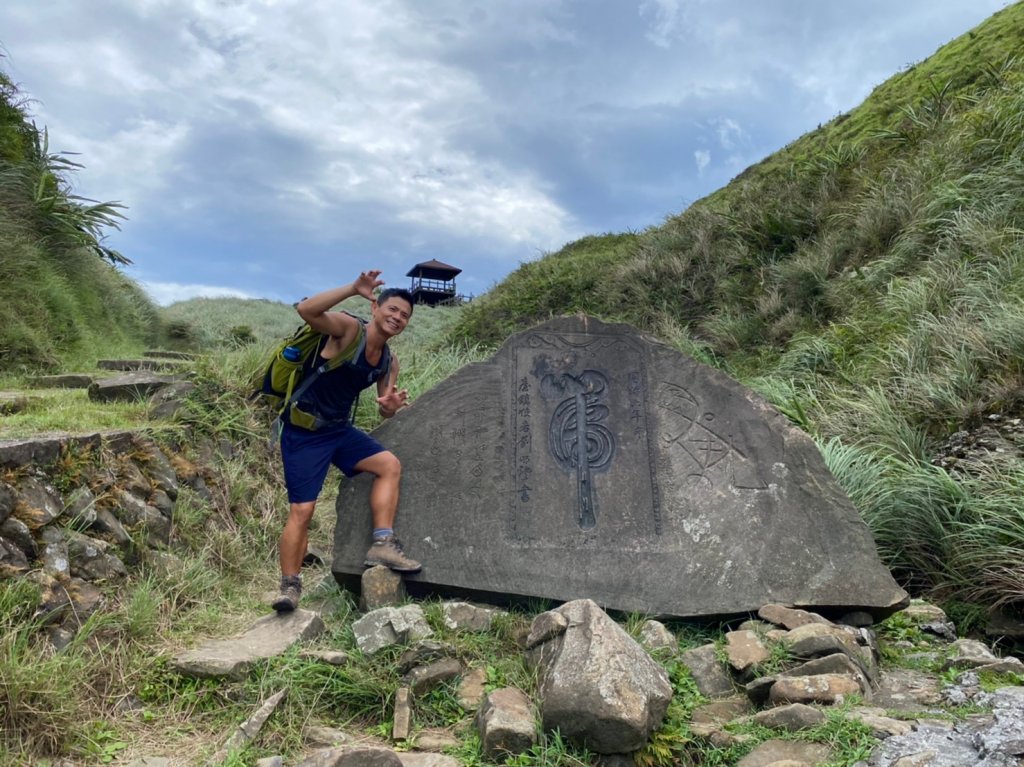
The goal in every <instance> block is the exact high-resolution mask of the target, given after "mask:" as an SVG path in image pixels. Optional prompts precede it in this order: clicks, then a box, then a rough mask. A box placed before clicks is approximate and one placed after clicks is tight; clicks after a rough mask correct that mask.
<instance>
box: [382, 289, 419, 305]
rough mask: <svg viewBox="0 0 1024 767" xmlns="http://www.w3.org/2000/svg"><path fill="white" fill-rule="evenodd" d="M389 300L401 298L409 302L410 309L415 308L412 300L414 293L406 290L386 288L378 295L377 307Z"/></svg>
mask: <svg viewBox="0 0 1024 767" xmlns="http://www.w3.org/2000/svg"><path fill="white" fill-rule="evenodd" d="M389 298H401V299H402V300H403V301H407V302H408V304H409V308H410V309H411V308H412V307H413V306H415V303H414V302H413V300H412V293H410V292H409V291H408V290H406V289H405V288H384V290H382V291H381V292H380V293H378V294H377V306H380V305H381V304H383V303H384V302H385V301H387V300H388V299H389Z"/></svg>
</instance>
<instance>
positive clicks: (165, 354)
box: [142, 349, 196, 360]
mask: <svg viewBox="0 0 1024 767" xmlns="http://www.w3.org/2000/svg"><path fill="white" fill-rule="evenodd" d="M142 354H143V356H145V357H154V358H156V359H168V360H194V359H195V358H196V355H195V354H193V353H192V352H172V351H170V350H166V349H147V350H146V351H144V352H143V353H142Z"/></svg>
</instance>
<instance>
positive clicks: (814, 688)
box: [768, 674, 863, 704]
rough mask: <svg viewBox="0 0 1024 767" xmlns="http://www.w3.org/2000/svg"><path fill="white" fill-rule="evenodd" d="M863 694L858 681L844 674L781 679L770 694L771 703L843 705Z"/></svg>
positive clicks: (776, 682)
mask: <svg viewBox="0 0 1024 767" xmlns="http://www.w3.org/2000/svg"><path fill="white" fill-rule="evenodd" d="M862 692H863V690H861V686H860V684H859V683H858V682H857V680H856V679H854V678H853V677H850V676H845V675H843V674H815V675H814V676H793V677H779V678H778V679H776V680H775V684H773V685H772V689H771V692H769V693H768V701H769V702H770V703H774V704H779V703H829V704H831V703H841V702H842V701H843V700H844V699H846V698H847V697H849V696H850V695H860V694H861V693H862Z"/></svg>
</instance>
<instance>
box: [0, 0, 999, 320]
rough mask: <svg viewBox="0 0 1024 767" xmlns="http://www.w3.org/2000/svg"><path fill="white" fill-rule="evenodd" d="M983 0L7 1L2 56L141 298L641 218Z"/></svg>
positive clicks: (302, 291)
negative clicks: (119, 207)
mask: <svg viewBox="0 0 1024 767" xmlns="http://www.w3.org/2000/svg"><path fill="white" fill-rule="evenodd" d="M1007 4H1008V3H1007V2H1005V0H898V1H897V2H893V1H892V0H826V1H823V0H475V1H471V0H3V3H2V4H0V45H2V48H3V53H4V55H5V59H4V60H3V61H2V62H0V66H2V67H3V68H4V70H5V71H6V72H7V74H8V75H9V76H11V77H12V79H14V80H15V82H17V83H18V84H19V86H20V87H21V88H22V90H23V91H24V92H25V93H26V94H27V95H29V96H31V97H32V99H34V101H33V103H32V104H31V110H32V113H33V115H34V116H35V119H36V121H37V123H39V124H43V125H46V126H47V128H48V130H49V134H50V147H51V149H54V150H61V151H67V152H76V153H78V156H77V158H76V159H77V160H78V161H80V162H81V163H83V164H84V165H85V169H84V170H82V171H80V172H79V173H78V174H77V177H76V180H75V184H76V191H77V192H78V193H79V194H81V195H84V196H86V197H89V198H92V199H96V200H117V201H120V202H122V203H124V204H125V205H126V206H128V210H127V215H128V217H129V218H128V221H126V222H125V223H124V225H123V228H122V231H120V232H113V233H112V234H111V236H110V237H109V240H108V244H109V245H111V246H112V247H114V248H116V249H118V250H120V251H122V252H123V253H124V254H125V255H126V256H128V257H129V258H131V259H132V260H133V261H134V265H133V266H132V267H130V268H129V269H128V273H129V275H130V276H132V277H133V278H134V279H136V280H138V281H139V282H141V283H142V284H143V285H144V286H146V287H147V289H148V290H149V291H150V293H151V294H152V295H153V296H154V298H155V299H156V300H158V301H159V302H161V303H168V302H170V301H173V300H177V299H181V298H187V297H191V296H195V295H225V294H228V295H245V296H252V297H261V298H271V299H278V300H283V301H288V302H291V301H294V300H297V299H298V298H301V297H302V296H304V295H307V294H310V293H312V292H315V291H317V290H320V289H323V288H327V287H333V286H335V285H339V284H343V283H345V282H348V281H349V280H351V279H352V278H353V277H354V276H355V275H356V274H358V272H359V271H360V270H362V269H366V268H373V267H376V268H380V269H382V270H384V275H383V277H384V279H385V280H386V281H387V282H388V283H389V284H393V285H402V286H405V285H407V284H408V282H409V280H408V278H407V277H406V276H405V274H406V272H407V271H408V270H409V269H410V268H412V266H413V265H415V264H416V263H419V262H421V261H426V260H429V259H431V258H436V259H439V260H441V261H445V262H447V263H450V264H453V265H455V266H457V267H459V268H461V269H462V270H463V274H462V275H460V279H459V283H458V287H459V290H460V292H464V293H466V294H477V295H478V294H480V293H482V292H484V291H486V290H487V289H488V288H489V287H490V286H491V285H493V284H494V283H495V282H498V281H500V280H501V279H502V278H503V277H504V276H505V275H507V274H508V273H509V272H510V271H512V270H514V269H515V268H516V267H517V266H518V265H519V264H520V263H522V262H524V261H529V260H532V259H534V258H537V257H538V256H540V255H541V254H543V253H545V252H550V251H553V250H557V249H558V248H560V247H561V246H562V245H564V244H565V243H566V242H569V241H571V240H574V239H576V238H578V237H580V236H582V235H585V234H595V233H602V232H609V231H613V232H618V231H625V230H642V229H644V228H646V227H648V226H651V225H656V224H658V223H660V222H661V221H662V220H663V219H664V218H665V217H666V216H668V215H670V214H673V213H677V212H679V211H681V210H682V209H684V208H685V207H686V206H687V205H688V204H689V203H691V202H693V201H694V200H696V199H699V198H700V197H703V196H704V195H706V194H708V193H709V192H711V191H713V190H715V189H717V188H718V187H720V186H722V185H723V184H725V183H727V182H728V181H729V180H730V179H731V178H732V177H734V176H735V175H736V174H737V173H738V172H740V171H741V170H742V169H743V168H745V167H747V166H748V165H750V164H751V163H753V162H756V161H757V160H759V159H761V158H762V157H764V156H765V155H767V154H770V153H771V152H773V151H775V150H776V149H778V148H779V147H781V146H783V145H785V144H787V143H788V142H790V141H792V140H793V139H795V138H797V137H798V136H800V135H801V134H802V133H804V132H806V131H808V130H810V129H813V128H815V127H816V126H817V125H818V124H819V123H822V122H826V121H828V120H829V119H830V118H832V117H834V116H835V115H837V114H838V113H840V112H843V111H846V110H848V109H850V108H852V107H854V106H856V105H857V104H858V103H860V102H861V101H862V100H863V99H864V97H865V96H867V95H868V93H870V91H871V89H872V88H873V87H874V86H875V85H877V84H879V83H881V82H883V81H884V80H885V79H887V78H888V77H889V76H890V75H892V74H894V73H895V72H897V71H899V70H900V69H902V68H904V67H905V66H907V65H908V64H911V63H914V62H916V61H920V60H921V59H923V58H926V57H927V56H929V55H931V54H932V53H934V52H935V50H936V49H937V48H938V47H939V46H941V45H942V44H944V43H946V42H948V41H949V40H951V39H953V38H954V37H957V36H958V35H960V34H962V33H964V32H966V31H967V30H968V29H970V28H971V27H973V26H975V25H976V24H978V23H980V22H981V21H983V20H984V19H985V18H987V17H988V16H989V15H991V14H992V13H994V12H995V11H997V10H999V9H1000V8H1003V7H1005V6H1006V5H1007Z"/></svg>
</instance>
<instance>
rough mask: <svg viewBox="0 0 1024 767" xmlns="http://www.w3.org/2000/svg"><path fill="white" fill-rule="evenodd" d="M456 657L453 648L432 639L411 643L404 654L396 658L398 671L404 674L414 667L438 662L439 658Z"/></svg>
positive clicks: (456, 653)
mask: <svg viewBox="0 0 1024 767" xmlns="http://www.w3.org/2000/svg"><path fill="white" fill-rule="evenodd" d="M456 655H458V652H457V651H456V649H455V647H454V646H452V645H450V644H446V643H444V642H435V641H434V640H432V639H419V640H416V641H414V642H413V643H412V645H410V646H409V649H407V650H406V651H405V652H403V653H402V655H401V656H400V657H399V658H398V670H399V671H400V672H401V673H403V674H406V673H408V672H409V671H412V670H413V669H414V668H416V666H422V665H423V664H424V663H430V662H431V661H435V660H438V659H439V658H454V657H455V656H456Z"/></svg>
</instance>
